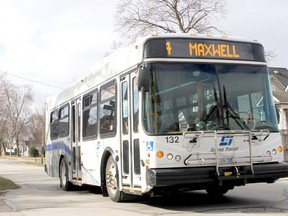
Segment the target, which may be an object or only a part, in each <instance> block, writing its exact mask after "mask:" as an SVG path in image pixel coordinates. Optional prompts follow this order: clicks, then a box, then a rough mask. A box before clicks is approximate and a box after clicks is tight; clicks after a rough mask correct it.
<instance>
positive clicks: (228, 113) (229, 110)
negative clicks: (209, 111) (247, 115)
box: [223, 85, 250, 130]
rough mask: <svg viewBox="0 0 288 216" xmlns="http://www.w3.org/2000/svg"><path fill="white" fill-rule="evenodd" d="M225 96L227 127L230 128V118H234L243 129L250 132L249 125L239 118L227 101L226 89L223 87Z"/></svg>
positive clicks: (224, 105) (224, 106)
mask: <svg viewBox="0 0 288 216" xmlns="http://www.w3.org/2000/svg"><path fill="white" fill-rule="evenodd" d="M223 94H224V104H223V109H224V111H225V113H226V121H227V125H228V126H229V124H230V123H229V118H230V117H232V118H233V119H234V120H235V122H236V123H237V124H238V125H239V127H241V128H242V129H246V130H250V128H249V127H248V126H247V124H246V123H245V122H244V121H243V119H242V118H241V117H240V116H239V114H238V113H237V112H236V111H235V110H234V109H233V107H232V106H231V105H230V104H229V103H228V101H227V95H226V89H225V86H224V85H223Z"/></svg>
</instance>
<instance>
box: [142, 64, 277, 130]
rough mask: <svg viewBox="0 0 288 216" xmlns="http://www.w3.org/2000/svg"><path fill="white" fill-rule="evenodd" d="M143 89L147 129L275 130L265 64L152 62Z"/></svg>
mask: <svg viewBox="0 0 288 216" xmlns="http://www.w3.org/2000/svg"><path fill="white" fill-rule="evenodd" d="M147 76H150V77H149V78H150V79H151V82H150V84H149V88H148V89H147V91H145V92H144V118H143V123H144V128H145V130H146V132H147V133H149V134H167V133H168V134H169V133H180V132H185V131H213V130H264V129H268V130H270V131H278V123H277V118H276V113H275V107H274V103H273V101H272V96H271V92H270V85H269V77H268V72H267V67H265V66H253V65H238V64H202V63H199V64H191V63H189V64H188V63H165V64H164V63H155V64H151V65H149V74H147Z"/></svg>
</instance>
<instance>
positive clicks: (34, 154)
mask: <svg viewBox="0 0 288 216" xmlns="http://www.w3.org/2000/svg"><path fill="white" fill-rule="evenodd" d="M29 155H30V156H31V157H39V151H38V149H36V148H35V147H34V146H32V147H31V148H30V149H29Z"/></svg>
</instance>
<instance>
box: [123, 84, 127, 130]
mask: <svg viewBox="0 0 288 216" xmlns="http://www.w3.org/2000/svg"><path fill="white" fill-rule="evenodd" d="M127 87H128V84H127V82H123V83H122V133H123V134H124V135H126V134H128V91H127V90H128V88H127Z"/></svg>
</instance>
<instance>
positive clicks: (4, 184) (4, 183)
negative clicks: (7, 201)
mask: <svg viewBox="0 0 288 216" xmlns="http://www.w3.org/2000/svg"><path fill="white" fill-rule="evenodd" d="M17 188H19V186H18V185H16V184H15V183H14V182H13V181H11V180H9V179H6V178H3V177H1V176H0V191H5V190H9V189H17Z"/></svg>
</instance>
